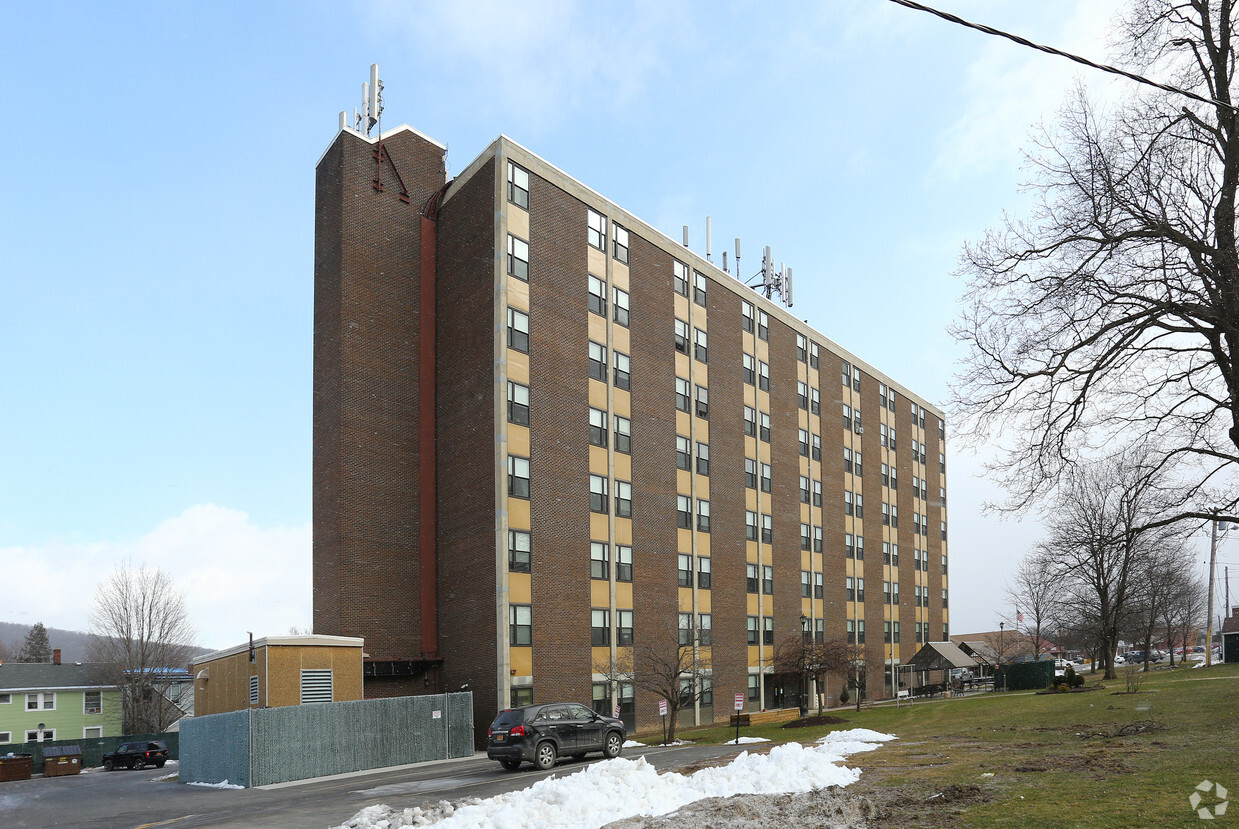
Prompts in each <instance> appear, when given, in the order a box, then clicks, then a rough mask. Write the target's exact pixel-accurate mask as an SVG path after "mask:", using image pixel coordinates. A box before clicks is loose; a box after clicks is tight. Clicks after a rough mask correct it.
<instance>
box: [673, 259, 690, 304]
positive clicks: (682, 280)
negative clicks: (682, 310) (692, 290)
mask: <svg viewBox="0 0 1239 829" xmlns="http://www.w3.org/2000/svg"><path fill="white" fill-rule="evenodd" d="M671 287H672V288H674V289H675V292H676V293H677V294H679V295H680V296H688V265H685V264H684V263H683V262H672V263H671Z"/></svg>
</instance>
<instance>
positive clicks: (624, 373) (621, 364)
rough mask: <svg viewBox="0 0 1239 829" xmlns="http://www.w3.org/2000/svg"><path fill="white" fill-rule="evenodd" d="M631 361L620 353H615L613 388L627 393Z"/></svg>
mask: <svg viewBox="0 0 1239 829" xmlns="http://www.w3.org/2000/svg"><path fill="white" fill-rule="evenodd" d="M631 371H632V361H631V360H630V359H629V358H628V355H627V354H625V353H623V352H622V351H616V352H615V388H617V389H623V390H624V391H628V389H629V387H630V386H631V382H632V375H631Z"/></svg>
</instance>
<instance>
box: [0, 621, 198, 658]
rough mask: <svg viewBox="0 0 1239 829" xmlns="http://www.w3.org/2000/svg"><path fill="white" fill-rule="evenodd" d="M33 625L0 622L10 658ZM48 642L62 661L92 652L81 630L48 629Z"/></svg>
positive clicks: (0, 639) (2, 640)
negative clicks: (56, 650)
mask: <svg viewBox="0 0 1239 829" xmlns="http://www.w3.org/2000/svg"><path fill="white" fill-rule="evenodd" d="M31 627H33V625H23V624H20V623H18V622H0V644H3V645H4V646H5V647H7V648H8V651H9V658H10V659H15V658H16V657H17V652H18V651H20V650H21V649H22V643H23V642H25V641H26V635H27V634H29V633H30V628H31ZM47 641H48V644H50V645H51V646H52V647H53V648H60V661H62V662H85V661H86V660H87V654H88V653H89V651H90V634H89V633H83V632H81V631H80V630H61V629H60V628H51V627H49V628H48V629H47ZM210 651H211V649H210V648H197V649H196V650H195V651H194V655H199V654H204V653H210Z"/></svg>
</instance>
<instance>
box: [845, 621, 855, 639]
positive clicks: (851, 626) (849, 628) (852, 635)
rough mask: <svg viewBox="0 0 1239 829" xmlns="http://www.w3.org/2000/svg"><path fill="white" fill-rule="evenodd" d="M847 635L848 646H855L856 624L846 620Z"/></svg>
mask: <svg viewBox="0 0 1239 829" xmlns="http://www.w3.org/2000/svg"><path fill="white" fill-rule="evenodd" d="M847 634H848V644H849V645H855V644H856V622H854V621H853V620H851V619H848V621H847Z"/></svg>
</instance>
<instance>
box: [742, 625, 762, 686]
mask: <svg viewBox="0 0 1239 829" xmlns="http://www.w3.org/2000/svg"><path fill="white" fill-rule="evenodd" d="M757 623H758V619H757V617H756V616H749V617H747V618H746V619H745V625H746V627H747V628H748V633H749V638H748V642H749V644H750V645H760V644H761V638H760V637H761V633H760V628H758V626H757ZM756 678H757V677H755V676H750V677H749V679H750V680H752V679H756Z"/></svg>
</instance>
